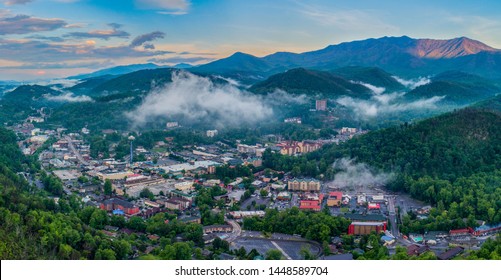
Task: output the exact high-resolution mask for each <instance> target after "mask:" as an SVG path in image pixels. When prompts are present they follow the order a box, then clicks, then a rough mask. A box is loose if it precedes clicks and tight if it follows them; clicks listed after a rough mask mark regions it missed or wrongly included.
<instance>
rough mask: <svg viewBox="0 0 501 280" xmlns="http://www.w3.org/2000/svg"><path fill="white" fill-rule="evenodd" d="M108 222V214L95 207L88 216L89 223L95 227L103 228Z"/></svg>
mask: <svg viewBox="0 0 501 280" xmlns="http://www.w3.org/2000/svg"><path fill="white" fill-rule="evenodd" d="M107 224H108V214H107V213H106V211H104V210H101V209H97V210H95V211H94V212H93V213H92V215H91V216H90V221H89V225H90V226H91V227H93V228H96V229H103V228H104V226H106V225H107Z"/></svg>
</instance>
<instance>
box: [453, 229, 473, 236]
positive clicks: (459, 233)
mask: <svg viewBox="0 0 501 280" xmlns="http://www.w3.org/2000/svg"><path fill="white" fill-rule="evenodd" d="M471 233H473V229H472V228H462V229H451V230H450V231H449V235H450V236H466V235H470V234H471Z"/></svg>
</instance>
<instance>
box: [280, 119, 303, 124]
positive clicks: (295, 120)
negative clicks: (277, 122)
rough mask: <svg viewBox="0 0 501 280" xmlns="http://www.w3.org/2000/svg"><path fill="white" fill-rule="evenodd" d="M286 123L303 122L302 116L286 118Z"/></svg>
mask: <svg viewBox="0 0 501 280" xmlns="http://www.w3.org/2000/svg"><path fill="white" fill-rule="evenodd" d="M284 123H297V124H301V118H300V117H294V118H287V119H284Z"/></svg>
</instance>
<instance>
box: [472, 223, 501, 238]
mask: <svg viewBox="0 0 501 280" xmlns="http://www.w3.org/2000/svg"><path fill="white" fill-rule="evenodd" d="M498 232H501V224H498V225H494V226H489V225H482V226H479V227H477V228H475V231H474V232H473V235H475V236H484V235H489V234H495V233H498Z"/></svg>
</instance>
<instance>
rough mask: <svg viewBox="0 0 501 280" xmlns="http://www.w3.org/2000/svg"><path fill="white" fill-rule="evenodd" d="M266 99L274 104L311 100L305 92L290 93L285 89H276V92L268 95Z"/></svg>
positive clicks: (302, 102) (300, 102) (301, 102)
mask: <svg viewBox="0 0 501 280" xmlns="http://www.w3.org/2000/svg"><path fill="white" fill-rule="evenodd" d="M266 101H267V102H269V103H271V104H274V105H283V104H306V103H308V102H309V101H310V100H309V98H308V96H306V95H305V94H301V95H295V94H289V93H287V92H286V91H284V90H281V89H275V91H274V92H272V93H268V94H267V95H266Z"/></svg>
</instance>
